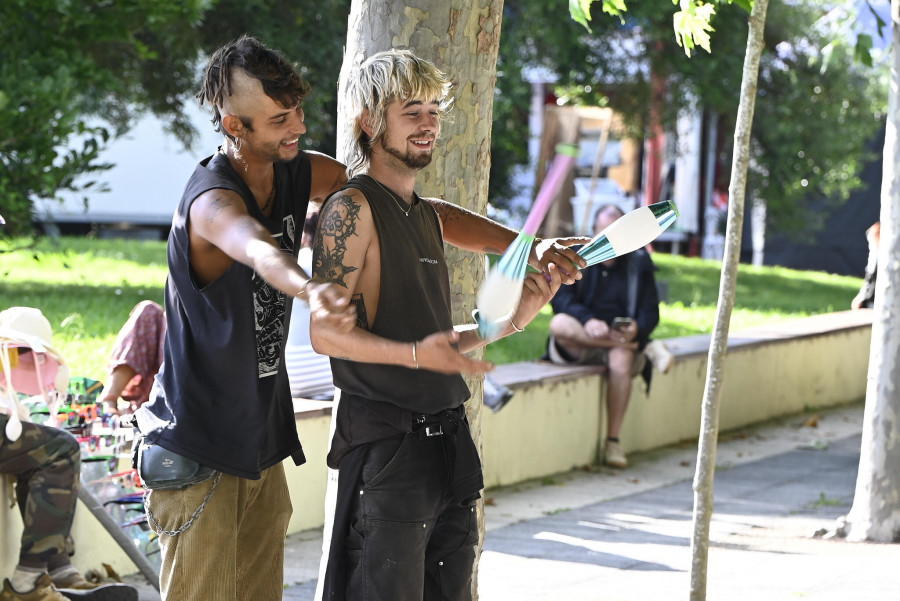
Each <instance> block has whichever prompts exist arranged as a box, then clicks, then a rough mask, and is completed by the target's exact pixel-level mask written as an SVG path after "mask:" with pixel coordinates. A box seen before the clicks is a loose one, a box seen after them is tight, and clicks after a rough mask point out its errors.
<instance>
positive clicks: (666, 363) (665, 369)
mask: <svg viewBox="0 0 900 601" xmlns="http://www.w3.org/2000/svg"><path fill="white" fill-rule="evenodd" d="M644 354H645V355H647V358H648V359H650V363H652V364H653V367H655V368H656V369H657V370H658V371H659V372H660V373H662V374H667V373H669V370H670V369H672V365H673V364H674V363H675V355H673V354H672V351H670V350H669V347H667V346H666V343H665V342H663V341H662V340H651V341H650V343H649V344H647V346H646V348H644Z"/></svg>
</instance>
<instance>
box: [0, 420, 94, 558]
mask: <svg viewBox="0 0 900 601" xmlns="http://www.w3.org/2000/svg"><path fill="white" fill-rule="evenodd" d="M8 420H9V416H7V415H3V414H0V474H8V475H11V476H12V477H13V478H14V479H15V481H16V500H17V501H18V504H19V510H20V511H21V513H22V522H23V523H24V525H25V528H24V531H23V532H22V545H21V547H20V555H19V563H21V564H22V565H30V566H38V565H46V564H51V568H52V564H56V563H58V562H59V561H60V559H61V558H60V556H62V557H66V559H65V560H64V561H65V562H68V558H67V550H68V548H67V538H68V536H69V531H70V530H71V528H72V519H73V517H74V515H75V502H76V501H77V500H78V484H79V481H80V473H81V453H80V449H79V446H78V441H77V440H75V437H74V436H72V435H71V434H69V433H68V432H65V431H64V430H59V429H57V428H51V427H48V426H42V425H39V424H30V423H23V424H22V435H21V436H20V437H19V439H18V440H16V441H15V442H10V441H9V440H8V439H7V438H6V437H5V436H4V435H3V431H4V429H5V428H6V422H7V421H8Z"/></svg>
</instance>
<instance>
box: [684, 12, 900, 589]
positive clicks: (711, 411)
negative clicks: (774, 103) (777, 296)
mask: <svg viewBox="0 0 900 601" xmlns="http://www.w3.org/2000/svg"><path fill="white" fill-rule="evenodd" d="M895 1H900V0H895ZM767 8H768V0H755V2H754V3H753V12H752V13H751V14H750V30H749V34H748V36H747V51H746V53H745V55H744V74H743V79H742V82H741V101H740V106H739V107H738V114H737V122H736V124H735V130H734V157H733V159H732V165H731V184H730V185H729V190H728V225H727V229H726V234H725V257H724V259H723V260H722V275H721V280H720V283H719V302H718V305H717V307H716V323H715V325H714V326H713V333H712V338H711V340H710V348H709V360H708V362H707V373H706V387H705V390H704V393H703V413H702V417H701V427H700V441H699V446H698V451H697V471H696V474H695V475H694V532H693V537H692V538H691V593H690V599H691V601H704V600H705V599H706V574H707V569H706V568H707V562H708V559H709V526H710V522H711V520H712V512H713V477H714V475H715V467H716V442H717V438H718V430H719V404H720V402H721V399H722V379H723V372H724V366H725V353H726V349H727V345H728V325H729V322H730V320H731V310H732V308H733V307H734V295H735V284H736V282H737V268H738V262H739V260H740V255H741V231H742V228H743V222H744V195H745V192H746V185H747V168H748V166H749V164H750V130H751V128H752V125H753V109H754V107H755V105H756V85H757V79H758V76H759V59H760V55H761V54H762V49H763V32H764V29H765V24H766V10H767Z"/></svg>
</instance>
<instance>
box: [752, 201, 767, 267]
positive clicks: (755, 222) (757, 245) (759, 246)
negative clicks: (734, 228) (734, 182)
mask: <svg viewBox="0 0 900 601" xmlns="http://www.w3.org/2000/svg"><path fill="white" fill-rule="evenodd" d="M767 209H768V206H767V205H766V201H765V199H763V198H759V197H758V196H757V195H756V194H754V195H753V205H752V206H751V207H750V227H751V231H752V232H753V264H754V265H757V266H761V265H762V264H763V263H764V261H765V255H766V213H767V212H768V210H767Z"/></svg>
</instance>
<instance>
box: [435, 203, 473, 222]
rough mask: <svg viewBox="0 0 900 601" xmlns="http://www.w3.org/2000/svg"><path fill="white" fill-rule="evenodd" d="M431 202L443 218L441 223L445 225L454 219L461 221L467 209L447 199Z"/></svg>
mask: <svg viewBox="0 0 900 601" xmlns="http://www.w3.org/2000/svg"><path fill="white" fill-rule="evenodd" d="M429 202H431V206H433V207H434V210H435V211H437V214H438V217H440V218H441V223H442V224H444V225H446V224H448V223H451V222H453V221H459V220H461V219H462V218H463V216H464V215H465V211H463V210H462V209H461V208H459V207H458V206H456V205H455V204H452V203H449V202H447V201H438V200H435V201H429Z"/></svg>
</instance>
